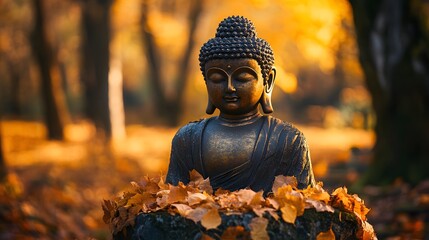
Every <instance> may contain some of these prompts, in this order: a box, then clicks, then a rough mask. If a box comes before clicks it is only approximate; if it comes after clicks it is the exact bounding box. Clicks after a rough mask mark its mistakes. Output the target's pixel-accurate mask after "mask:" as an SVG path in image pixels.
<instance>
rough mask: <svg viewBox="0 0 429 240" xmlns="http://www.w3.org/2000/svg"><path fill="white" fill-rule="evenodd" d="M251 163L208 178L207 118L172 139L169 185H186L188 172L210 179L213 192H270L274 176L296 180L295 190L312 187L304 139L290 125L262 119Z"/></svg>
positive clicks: (187, 127) (275, 120) (185, 127)
mask: <svg viewBox="0 0 429 240" xmlns="http://www.w3.org/2000/svg"><path fill="white" fill-rule="evenodd" d="M262 118H263V123H262V126H261V129H260V131H259V136H257V139H256V144H255V148H254V150H253V154H252V156H251V159H250V160H249V161H248V162H246V163H245V164H242V165H240V166H238V167H235V168H232V169H228V170H227V171H225V172H223V173H221V174H218V175H217V176H208V175H207V173H206V171H205V169H204V163H203V158H202V155H201V152H202V146H201V142H202V136H203V133H204V129H205V126H206V125H207V123H208V121H210V118H208V119H203V120H200V121H196V122H191V123H189V124H187V125H185V126H183V127H182V128H181V129H179V131H178V132H177V133H176V135H175V136H174V138H173V141H172V149H171V156H170V165H169V167H168V173H167V179H166V181H167V182H168V183H171V184H174V185H177V184H178V182H179V181H181V182H183V183H188V182H189V172H190V171H191V170H193V169H195V170H197V171H198V172H199V173H201V174H202V175H203V177H204V178H207V177H210V183H211V185H212V187H213V189H217V188H223V189H227V190H231V191H234V190H237V189H243V188H246V187H250V188H251V189H252V190H254V191H259V190H264V192H265V193H269V192H271V188H272V185H273V182H274V178H275V176H277V175H285V176H295V177H296V179H297V181H298V188H305V187H307V186H308V185H314V175H313V170H312V166H311V160H310V152H309V149H308V145H307V142H306V140H305V137H304V135H303V134H302V133H301V132H300V131H299V130H298V129H297V128H295V127H294V126H292V125H291V124H290V123H285V122H283V121H281V120H279V119H277V118H274V117H271V116H263V117H262Z"/></svg>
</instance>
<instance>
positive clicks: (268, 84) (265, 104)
mask: <svg viewBox="0 0 429 240" xmlns="http://www.w3.org/2000/svg"><path fill="white" fill-rule="evenodd" d="M276 73H277V72H276V68H275V67H272V68H271V71H270V73H269V74H268V79H267V81H265V82H264V92H263V93H262V96H261V99H260V100H259V103H260V104H261V107H262V111H264V113H266V114H269V113H272V112H273V111H274V110H273V105H272V104H271V93H272V92H273V88H274V81H275V80H276Z"/></svg>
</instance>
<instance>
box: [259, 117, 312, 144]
mask: <svg viewBox="0 0 429 240" xmlns="http://www.w3.org/2000/svg"><path fill="white" fill-rule="evenodd" d="M267 117H268V120H269V121H270V123H271V124H275V125H276V127H279V128H281V129H282V130H283V131H286V132H287V133H290V134H293V135H296V136H297V137H298V138H303V139H305V137H304V134H303V133H302V132H301V131H300V130H299V129H298V128H297V127H296V126H295V125H293V124H292V123H290V122H285V121H283V120H281V119H278V118H275V117H272V116H267Z"/></svg>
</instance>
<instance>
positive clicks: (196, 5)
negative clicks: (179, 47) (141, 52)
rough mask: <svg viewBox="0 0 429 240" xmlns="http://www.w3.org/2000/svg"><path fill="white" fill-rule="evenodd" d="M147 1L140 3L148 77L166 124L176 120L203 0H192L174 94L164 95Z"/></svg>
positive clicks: (158, 53)
mask: <svg viewBox="0 0 429 240" xmlns="http://www.w3.org/2000/svg"><path fill="white" fill-rule="evenodd" d="M148 5H149V3H148V2H147V1H144V2H143V4H142V11H141V19H142V26H143V28H142V33H143V40H144V47H145V51H146V56H147V58H148V63H149V69H148V71H149V78H150V81H151V84H152V87H153V91H154V97H155V104H156V105H155V107H156V109H157V111H158V114H159V116H160V117H161V118H163V119H164V120H165V121H166V123H167V124H168V125H170V126H177V125H178V124H179V120H180V115H181V113H182V110H183V96H184V92H185V87H186V83H187V79H188V75H189V63H190V61H191V53H192V50H193V49H194V47H195V32H196V29H197V26H198V22H199V17H200V15H201V12H202V10H203V5H204V0H193V1H192V3H191V9H190V13H189V37H188V42H187V45H186V47H185V52H184V53H183V56H182V58H181V60H180V64H179V69H178V75H177V80H176V86H175V94H173V97H168V96H167V95H166V93H165V91H164V87H163V84H162V83H163V79H162V77H161V65H162V64H161V62H160V60H159V59H160V50H159V49H158V47H157V46H156V43H155V38H154V35H153V34H152V31H153V30H152V29H150V27H149V25H148V24H147V23H148V19H147V18H148V11H149V9H148V8H149V6H148Z"/></svg>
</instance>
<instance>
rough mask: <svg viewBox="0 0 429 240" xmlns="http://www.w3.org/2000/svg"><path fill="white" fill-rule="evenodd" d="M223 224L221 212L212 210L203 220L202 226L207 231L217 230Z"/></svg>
mask: <svg viewBox="0 0 429 240" xmlns="http://www.w3.org/2000/svg"><path fill="white" fill-rule="evenodd" d="M221 222H222V219H221V217H220V215H219V212H218V211H217V209H216V208H212V209H210V210H209V211H207V213H206V214H205V215H204V216H203V218H202V219H201V225H203V227H205V228H206V229H212V228H217V227H218V226H219V225H220V224H221Z"/></svg>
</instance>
